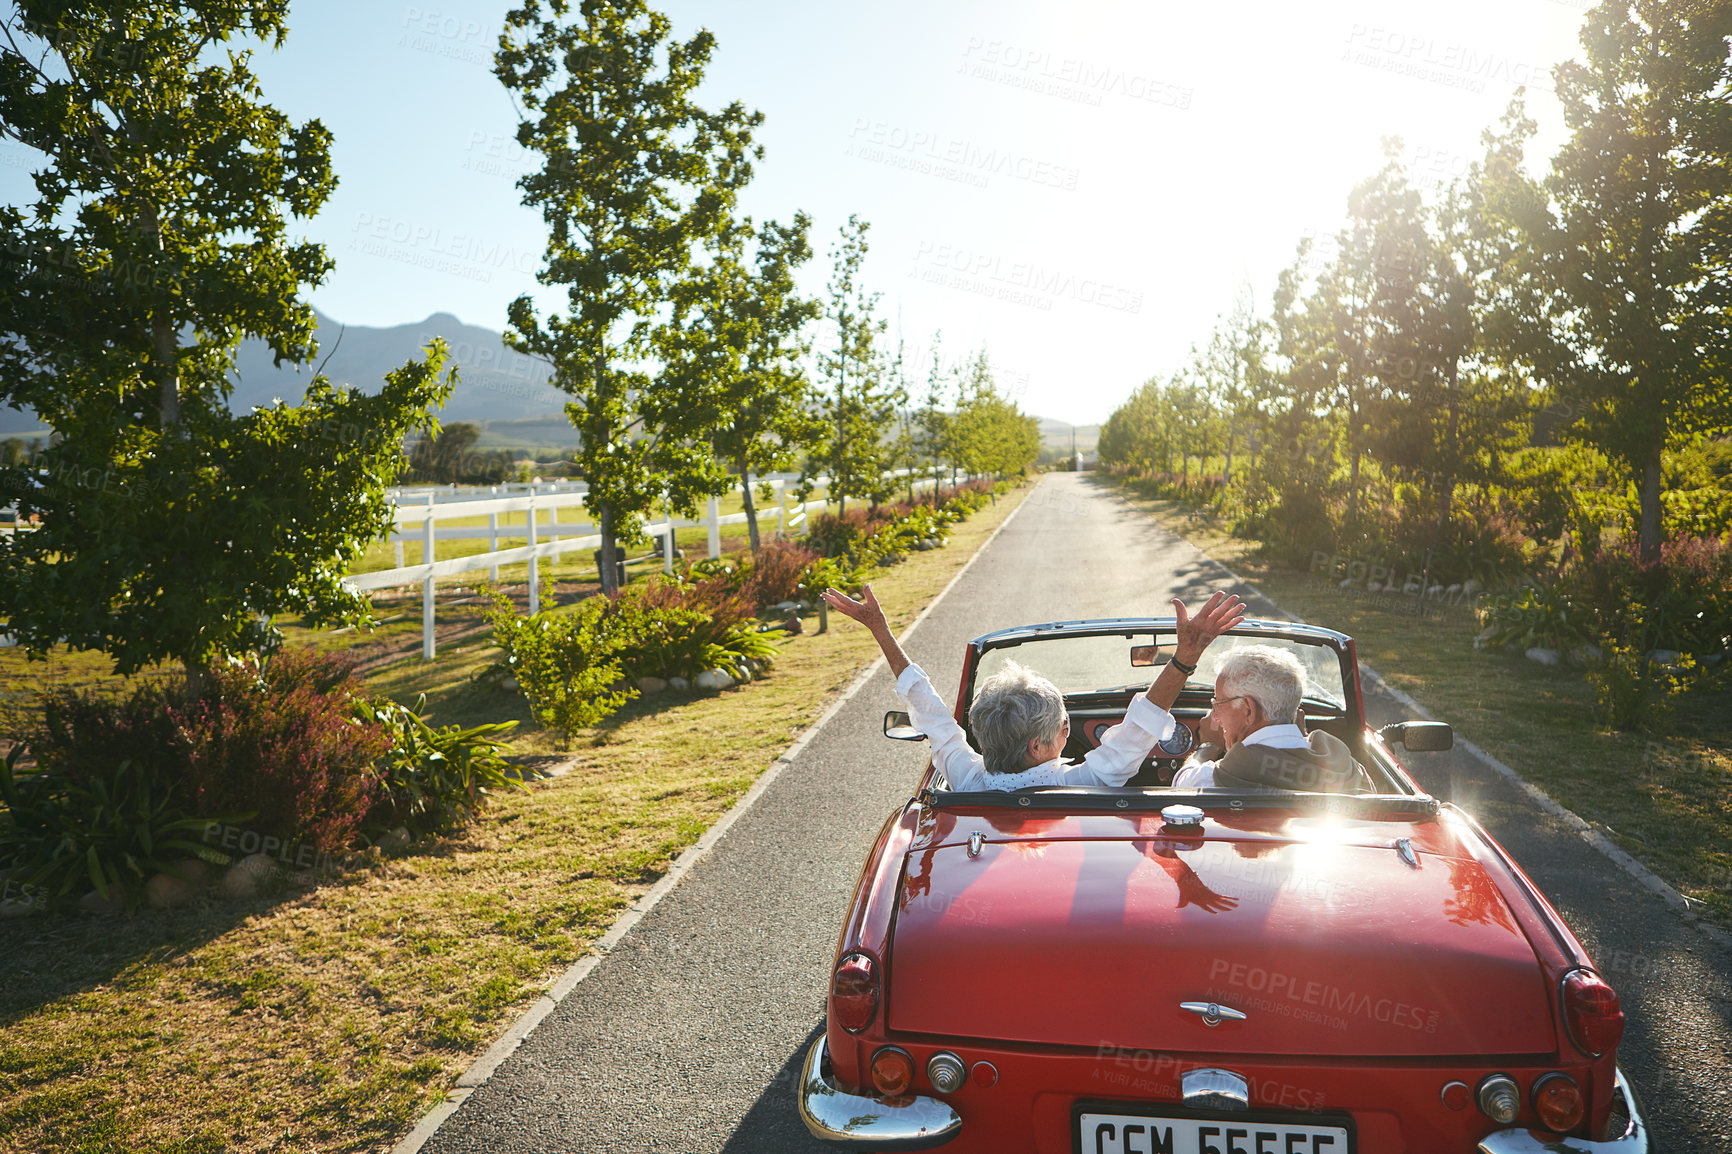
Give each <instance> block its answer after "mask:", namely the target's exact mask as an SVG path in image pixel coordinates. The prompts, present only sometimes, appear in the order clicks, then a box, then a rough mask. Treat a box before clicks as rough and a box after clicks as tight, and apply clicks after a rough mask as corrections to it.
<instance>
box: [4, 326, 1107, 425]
mask: <svg viewBox="0 0 1732 1154" xmlns="http://www.w3.org/2000/svg"><path fill="white" fill-rule="evenodd" d="M313 315H314V317H315V318H316V319H317V321H318V325H319V329H318V334H319V355H318V358H317V359H316V360H315V361H314V363H313V364H312V365H307V366H303V367H301V368H299V369H297V368H296V367H294V366H293V365H284V366H282V367H281V368H277V367H275V366H273V365H272V364H271V351H270V348H269V346H267V345H266V344H265V343H264V342H263V341H257V340H249V341H243V342H241V346H240V348H239V350H237V352H236V355H235V388H234V392H233V393H232V394H230V396H229V408H230V410H231V411H233V412H237V413H244V412H247V411H248V410H250V409H251V408H252V407H253V406H255V405H268V404H270V403H272V401H273V400H275V399H277V398H279V397H280V398H282V399H283V400H285V401H288V402H290V403H295V402H298V401H299V400H300V399H301V397H302V396H303V395H304V394H305V391H306V387H307V383H308V382H309V381H311V380H312V379H313V373H314V370H315V369H316V368H318V366H319V365H321V364H322V365H323V369H322V371H323V372H324V374H325V375H326V376H328V377H330V378H331V380H332V381H334V382H337V383H340V384H350V385H354V386H355V387H356V388H358V389H360V390H362V391H363V392H368V393H373V392H377V391H378V390H379V388H380V386H381V385H383V384H384V380H385V374H386V373H388V372H390V371H391V370H392V369H395V368H398V367H400V366H401V365H402V364H403V362H405V361H407V360H409V359H411V358H414V357H419V356H420V355H421V350H422V349H423V348H425V347H426V345H427V343H428V342H429V341H431V340H432V339H433V338H434V337H436V336H438V337H444V338H445V343H446V344H447V345H449V346H450V348H451V355H452V357H453V359H454V360H455V361H456V362H457V366H458V369H457V388H456V390H455V391H454V392H453V393H452V394H451V399H450V400H449V401H447V402H446V403H445V407H444V409H442V410H441V411H440V413H439V419H440V420H441V421H444V422H446V423H447V424H449V423H451V422H453V421H473V422H475V423H476V424H478V425H482V426H483V427H484V431H483V433H482V434H481V439H480V441H479V442H478V447H480V448H484V449H530V450H535V449H564V448H574V447H576V445H577V430H575V429H573V428H572V427H571V422H570V421H568V420H567V419H566V417H565V404H566V401H568V400H569V399H570V398H569V397H567V396H566V394H565V393H563V392H561V391H560V390H558V389H556V388H553V387H552V386H551V385H549V384H548V383H547V380H548V375H549V374H548V371H547V368H546V366H544V365H542V364H541V363H540V362H539V361H535V360H532V359H530V358H529V357H526V356H523V355H522V354H520V353H515V352H512V351H511V350H509V349H507V348H506V347H505V345H504V344H503V343H502V341H501V339H500V335H499V334H498V333H497V332H495V331H494V330H492V329H487V328H482V327H481V326H480V325H466V324H464V323H463V322H462V321H460V320H458V319H457V318H456V317H454V316H452V315H451V314H450V313H434V314H433V315H432V316H430V317H428V318H427V319H426V320H424V321H419V322H416V323H414V324H406V325H392V326H390V327H388V328H370V327H367V326H365V325H347V326H345V325H343V324H341V323H340V322H338V321H334V320H332V319H331V318H330V317H327V316H325V315H324V314H323V313H320V312H318V311H317V310H314V313H313ZM40 429H41V422H40V421H38V420H37V419H36V415H35V414H34V413H31V412H28V411H25V412H19V411H18V410H16V409H11V408H5V407H0V436H5V435H7V434H20V433H31V432H36V431H38V430H40ZM1073 433H1074V434H1075V439H1076V448H1077V449H1079V450H1080V451H1082V452H1083V453H1092V452H1094V448H1095V443H1096V442H1097V441H1098V440H1099V439H1100V426H1099V425H1069V424H1066V423H1065V422H1063V421H1055V420H1050V419H1047V418H1044V417H1043V418H1040V434H1041V446H1042V448H1043V450H1044V451H1045V454H1046V455H1048V456H1049V459H1050V458H1051V457H1059V456H1068V455H1069V453H1070V451H1071V438H1072V434H1073Z"/></svg>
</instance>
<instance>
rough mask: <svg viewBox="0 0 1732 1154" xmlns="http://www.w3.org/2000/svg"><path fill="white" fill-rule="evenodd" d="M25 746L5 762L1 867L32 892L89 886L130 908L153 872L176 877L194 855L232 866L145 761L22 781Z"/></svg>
mask: <svg viewBox="0 0 1732 1154" xmlns="http://www.w3.org/2000/svg"><path fill="white" fill-rule="evenodd" d="M24 748H25V747H24V746H22V745H15V746H13V748H12V751H11V752H10V753H9V754H8V755H7V756H6V758H5V760H4V761H0V800H4V801H5V803H6V812H5V815H4V818H3V819H0V865H4V866H6V867H8V868H10V869H12V870H13V871H15V874H16V877H15V879H14V880H16V881H18V882H20V883H21V884H22V885H23V886H24V887H25V888H26V890H28V889H30V888H40V889H41V890H42V891H43V892H44V893H46V894H47V895H49V898H50V900H53V899H57V898H61V897H65V896H66V895H68V894H70V893H72V892H73V890H75V889H82V888H83V887H84V886H85V885H87V884H88V885H90V886H92V887H94V888H95V889H96V891H97V892H98V893H100V894H102V895H103V896H104V897H105V898H112V897H114V896H116V895H117V894H118V896H120V897H122V898H123V899H124V901H125V903H126V908H127V909H128V910H129V911H130V910H133V909H136V908H137V906H138V902H139V898H140V897H142V896H143V893H144V884H145V883H146V882H147V881H149V880H150V878H151V877H152V876H153V875H155V874H158V873H163V872H168V873H175V874H178V873H179V872H180V866H179V863H180V862H183V861H185V860H187V859H188V858H193V857H202V858H204V859H206V860H210V861H212V862H213V863H214V864H218V865H222V864H226V863H227V861H228V857H227V855H226V854H223V853H221V852H219V851H216V850H212V849H211V848H209V847H208V846H204V845H201V844H200V843H199V842H197V841H193V840H190V839H189V838H188V837H187V835H188V834H191V833H193V832H194V831H196V830H199V829H201V828H202V827H203V826H204V825H205V820H204V819H201V818H193V817H188V816H186V814H185V812H184V811H183V810H181V809H180V808H178V807H177V806H176V805H175V804H174V798H173V796H172V792H173V791H172V788H170V787H166V786H164V785H162V784H161V783H160V782H158V781H157V779H156V775H155V773H154V772H153V771H152V770H150V769H149V768H148V767H146V766H145V765H143V764H142V763H140V762H136V761H132V760H123V761H120V762H118V763H116V764H115V765H114V766H113V767H112V768H111V769H110V770H109V772H107V773H98V772H95V771H94V770H93V769H92V767H91V766H89V765H88V764H86V765H83V766H81V772H80V773H79V774H78V775H77V776H76V777H74V776H71V775H69V774H67V773H66V772H65V771H63V770H60V769H45V770H38V771H37V772H34V773H27V774H23V775H22V776H20V775H18V774H17V772H16V769H17V763H18V761H19V760H20V755H21V754H22V753H23V751H24ZM223 820H230V821H239V820H245V815H239V816H226V817H225V818H224V819H223Z"/></svg>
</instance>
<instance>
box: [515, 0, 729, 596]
mask: <svg viewBox="0 0 1732 1154" xmlns="http://www.w3.org/2000/svg"><path fill="white" fill-rule="evenodd" d="M576 7H577V14H576V17H575V18H572V13H571V9H572V5H570V4H569V3H567V0H548V3H547V4H546V5H545V6H544V5H543V4H542V3H541V2H540V0H526V2H525V3H524V4H523V5H522V6H521V7H518V8H515V9H513V10H512V11H511V12H510V13H508V14H507V16H506V18H505V30H504V32H503V33H501V35H500V41H499V51H498V54H497V55H496V56H495V60H494V71H495V74H496V75H497V76H498V77H499V79H500V81H501V82H502V83H504V85H505V86H506V87H507V88H508V89H510V90H511V92H512V93H513V94H514V95H515V96H516V97H517V98H518V99H519V100H520V101H521V102H522V104H523V106H524V108H525V109H526V110H527V115H526V117H525V119H524V120H523V122H522V123H521V124H520V125H519V126H518V130H517V141H518V143H519V144H521V145H523V147H524V148H526V149H529V150H530V151H532V152H535V153H538V154H540V156H541V158H542V163H541V168H540V169H539V170H538V171H535V172H530V173H527V174H526V175H524V176H523V177H522V178H520V179H519V181H518V187H520V188H521V189H522V190H523V202H524V203H525V204H526V205H530V206H533V207H536V208H539V209H540V210H541V213H542V217H543V219H545V220H546V222H547V226H548V241H547V258H546V265H545V267H544V268H543V269H542V271H541V273H540V274H539V276H538V279H539V280H540V281H541V283H542V284H546V285H560V286H563V287H564V288H565V293H566V306H567V311H566V313H565V314H564V315H558V314H549V315H548V316H547V317H546V318H545V319H544V318H542V317H540V316H538V315H537V311H536V308H535V305H534V303H533V302H532V301H531V299H530V297H529V296H528V294H525V295H523V296H520V297H518V298H517V299H516V300H515V301H513V302H512V303H511V306H510V309H509V312H508V319H509V323H510V328H509V329H508V330H507V331H506V334H505V339H506V343H507V344H509V345H510V346H511V347H512V348H515V349H518V350H519V351H522V352H524V353H528V354H530V355H533V356H537V357H540V358H543V359H544V360H546V361H547V362H548V363H549V364H550V365H551V366H552V369H553V377H552V382H553V384H554V385H556V386H557V387H559V388H561V389H563V390H565V391H566V392H568V393H570V394H571V395H572V397H573V400H572V401H571V403H569V404H568V405H567V406H566V412H567V414H568V415H569V416H570V418H571V422H572V424H573V425H574V426H575V427H576V428H577V430H578V434H579V437H580V440H581V442H582V443H581V445H580V446H579V448H578V450H577V453H576V457H575V460H576V462H577V464H578V466H579V468H580V469H581V470H582V473H583V477H584V480H585V481H586V482H587V483H588V486H589V497H588V504H589V507H590V511H591V513H592V514H593V515H594V516H595V518H596V521H597V523H598V526H599V528H600V531H601V583H602V588H603V589H604V590H606V591H608V592H612V591H613V590H614V589H615V588H616V587H617V580H616V571H615V559H616V557H617V556H618V542H619V540H620V539H621V538H624V537H630V536H632V535H634V534H635V533H636V532H637V531H638V530H639V529H640V528H641V526H642V518H643V516H644V514H646V513H647V512H649V510H650V509H651V508H653V507H654V505H655V503H656V502H657V501H659V500H662V499H664V497H665V499H666V500H667V502H668V503H669V505H671V506H672V507H673V508H675V509H679V510H681V511H682V512H685V513H687V514H688V515H693V514H695V512H696V509H695V505H696V501H697V499H698V498H699V497H702V496H706V495H713V494H714V493H716V492H717V491H719V490H718V488H717V485H718V474H717V471H716V468H715V462H714V458H713V456H712V455H711V454H710V452H709V451H708V447H707V442H708V436H709V434H710V432H711V428H710V427H709V425H708V421H709V419H710V418H711V417H712V416H713V411H712V410H710V409H708V408H707V407H706V406H705V405H704V403H703V398H702V397H701V396H697V397H694V396H690V395H687V394H686V393H685V392H684V391H683V390H682V388H680V387H679V386H680V385H681V384H682V383H684V382H687V381H688V380H689V378H687V377H685V376H683V375H681V374H677V373H676V374H663V375H661V376H660V377H657V376H653V375H652V374H651V372H650V371H649V370H648V369H647V368H646V367H645V365H646V363H647V358H648V357H650V356H651V355H653V352H654V348H655V344H656V339H655V338H656V331H657V329H658V327H660V326H661V325H664V324H665V323H666V309H667V307H668V305H669V302H670V300H671V298H672V295H673V293H674V286H675V285H676V284H677V283H679V281H680V280H681V279H682V278H684V277H687V276H688V275H689V274H690V272H691V269H692V266H693V257H694V255H695V253H696V251H697V249H698V247H699V246H700V245H701V244H702V243H704V242H705V241H706V240H708V239H710V238H713V237H714V236H716V235H717V233H718V232H719V231H720V230H721V229H722V228H723V227H724V226H726V225H727V224H728V222H729V221H730V219H731V212H732V209H733V205H734V199H735V195H736V193H737V192H738V190H739V189H740V188H741V187H742V186H743V185H744V184H745V183H746V182H747V181H749V180H750V179H751V176H752V165H751V161H752V159H754V158H757V157H759V156H761V155H762V150H761V149H760V148H758V147H757V146H755V145H753V143H752V132H753V130H754V129H755V128H756V127H757V126H758V125H759V124H760V123H761V122H762V120H763V117H762V115H761V114H759V113H756V112H749V111H747V110H746V109H745V108H744V107H743V106H742V105H740V104H739V103H737V102H736V103H733V104H730V105H728V106H727V107H725V108H723V109H721V110H720V111H717V112H711V111H707V110H706V109H704V108H703V107H701V106H700V105H699V104H698V103H697V102H696V100H695V99H694V98H693V91H694V90H695V89H696V88H697V87H698V85H699V84H700V83H701V82H702V81H703V77H704V70H705V68H706V67H707V66H708V64H709V60H710V56H711V54H712V53H713V52H714V51H715V37H714V36H712V35H711V34H710V33H709V32H707V31H699V32H698V33H697V34H695V35H694V36H692V37H691V39H689V40H685V41H679V40H675V39H673V38H671V36H670V32H671V25H670V24H669V22H668V19H667V17H665V16H663V15H662V14H661V13H659V12H656V11H654V10H652V9H651V8H650V7H649V6H648V5H647V4H645V3H643V2H642V0H582V2H581V3H580V4H578V5H577V6H576ZM720 483H721V484H724V485H725V483H726V482H725V479H724V480H722V481H721V482H720Z"/></svg>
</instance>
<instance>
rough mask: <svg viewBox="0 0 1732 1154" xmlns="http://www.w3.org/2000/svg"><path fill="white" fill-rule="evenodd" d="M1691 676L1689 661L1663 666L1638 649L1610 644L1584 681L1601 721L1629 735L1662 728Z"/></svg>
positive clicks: (1645, 651)
mask: <svg viewBox="0 0 1732 1154" xmlns="http://www.w3.org/2000/svg"><path fill="white" fill-rule="evenodd" d="M1693 672H1694V662H1693V661H1691V660H1690V659H1689V658H1683V659H1681V660H1680V661H1679V662H1678V663H1677V664H1676V665H1672V666H1667V665H1663V664H1661V663H1660V662H1659V661H1657V660H1655V659H1654V658H1653V657H1652V656H1650V654H1649V652H1648V651H1647V650H1646V649H1644V648H1642V647H1641V646H1639V645H1629V644H1612V645H1610V646H1608V647H1607V649H1606V655H1605V659H1604V660H1602V661H1598V662H1595V663H1594V665H1593V666H1591V667H1590V668H1589V670H1588V677H1589V679H1590V680H1591V681H1592V682H1593V685H1594V697H1595V700H1596V701H1597V703H1598V705H1599V708H1600V716H1601V718H1602V719H1603V720H1604V721H1605V722H1606V723H1607V724H1609V725H1610V726H1611V727H1612V728H1613V729H1616V730H1621V731H1624V732H1629V731H1633V730H1638V729H1658V728H1660V727H1662V726H1663V725H1664V724H1665V722H1666V720H1667V719H1668V718H1669V717H1670V716H1671V714H1672V705H1673V699H1674V698H1676V697H1677V695H1678V694H1679V693H1680V692H1682V691H1683V689H1684V687H1685V685H1686V684H1687V683H1688V681H1689V678H1690V675H1691V674H1692V673H1693Z"/></svg>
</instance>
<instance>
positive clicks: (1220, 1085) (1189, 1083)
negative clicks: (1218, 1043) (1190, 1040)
mask: <svg viewBox="0 0 1732 1154" xmlns="http://www.w3.org/2000/svg"><path fill="white" fill-rule="evenodd" d="M1179 1087H1180V1089H1181V1091H1182V1092H1183V1094H1184V1100H1185V1105H1187V1106H1191V1107H1195V1108H1196V1109H1199V1110H1249V1109H1250V1108H1251V1084H1250V1083H1249V1082H1247V1081H1245V1079H1244V1078H1242V1077H1241V1076H1239V1075H1238V1074H1235V1073H1233V1071H1231V1070H1220V1069H1216V1068H1214V1067H1205V1068H1204V1069H1201V1070H1186V1071H1185V1072H1184V1073H1183V1074H1181V1075H1180V1076H1179Z"/></svg>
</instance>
